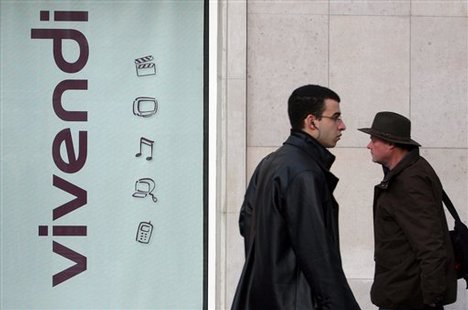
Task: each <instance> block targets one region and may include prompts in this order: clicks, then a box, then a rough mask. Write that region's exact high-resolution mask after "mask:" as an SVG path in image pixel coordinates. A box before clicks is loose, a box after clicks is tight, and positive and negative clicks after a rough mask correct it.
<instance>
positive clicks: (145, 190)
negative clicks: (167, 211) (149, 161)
mask: <svg viewBox="0 0 468 310" xmlns="http://www.w3.org/2000/svg"><path fill="white" fill-rule="evenodd" d="M155 188H156V184H155V183H154V181H153V179H150V178H142V179H139V180H138V181H136V182H135V192H134V193H133V194H132V196H133V197H135V198H146V197H147V196H151V198H152V199H153V202H157V201H158V198H156V196H154V194H153V191H154V189H155Z"/></svg>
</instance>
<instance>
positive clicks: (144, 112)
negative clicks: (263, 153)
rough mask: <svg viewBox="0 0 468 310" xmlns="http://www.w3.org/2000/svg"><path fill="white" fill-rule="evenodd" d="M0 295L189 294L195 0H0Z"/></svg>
mask: <svg viewBox="0 0 468 310" xmlns="http://www.w3.org/2000/svg"><path fill="white" fill-rule="evenodd" d="M0 3H1V7H0V12H1V27H0V28H1V37H0V39H1V42H0V43H1V51H0V52H1V53H0V57H1V89H0V94H1V97H0V99H1V149H0V151H1V184H0V185H1V193H0V194H1V296H0V300H1V302H0V308H1V309H202V308H203V307H204V295H205V292H204V283H205V279H206V272H205V265H204V264H205V263H204V262H205V254H204V253H205V249H206V244H205V243H204V239H205V236H204V231H205V226H204V222H205V217H206V214H205V211H204V210H205V202H204V201H205V195H204V193H205V190H206V186H205V182H204V180H205V178H204V173H205V170H206V169H205V162H204V158H205V156H204V143H205V136H204V115H205V113H206V111H205V101H204V98H205V96H204V94H205V93H204V68H205V64H204V31H205V29H204V6H205V3H204V2H203V1H196V0H189V1H3V0H2V1H1V2H0Z"/></svg>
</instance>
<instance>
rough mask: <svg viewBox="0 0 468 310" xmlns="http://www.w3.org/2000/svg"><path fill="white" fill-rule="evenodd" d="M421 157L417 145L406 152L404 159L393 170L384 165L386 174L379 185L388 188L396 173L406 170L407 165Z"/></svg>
mask: <svg viewBox="0 0 468 310" xmlns="http://www.w3.org/2000/svg"><path fill="white" fill-rule="evenodd" d="M419 157H420V156H419V148H418V147H415V148H414V149H412V150H411V151H409V152H408V153H407V154H406V156H405V157H403V159H402V160H401V161H400V162H399V163H398V164H397V165H396V166H395V168H393V169H392V170H389V169H388V168H386V167H383V166H382V168H383V171H384V174H385V176H384V179H383V180H382V182H381V183H380V184H379V185H378V186H379V187H380V188H383V189H386V188H387V187H388V184H389V183H390V181H391V180H392V179H393V178H394V177H395V176H396V175H398V174H399V173H400V172H402V171H403V170H405V169H406V168H407V167H409V166H411V165H412V164H413V163H414V162H416V161H417V160H418V158H419Z"/></svg>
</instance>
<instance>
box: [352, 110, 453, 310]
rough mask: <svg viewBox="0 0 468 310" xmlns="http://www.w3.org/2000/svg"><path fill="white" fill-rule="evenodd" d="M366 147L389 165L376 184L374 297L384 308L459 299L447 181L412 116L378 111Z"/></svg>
mask: <svg viewBox="0 0 468 310" xmlns="http://www.w3.org/2000/svg"><path fill="white" fill-rule="evenodd" d="M359 130H361V131H363V132H365V133H368V134H370V138H371V141H370V142H369V144H368V146H367V148H368V149H369V150H370V151H371V155H372V160H373V161H374V162H376V163H379V164H381V165H382V166H383V168H384V173H385V176H384V179H383V181H382V182H381V183H380V184H378V185H376V186H375V189H374V241H375V255H374V257H375V276H374V283H373V285H372V289H371V300H372V302H373V303H374V304H375V305H377V306H379V307H380V309H383V310H387V309H402V310H419V309H443V305H445V304H449V303H453V302H454V301H455V300H456V293H457V278H456V274H455V263H454V257H453V249H452V245H451V242H450V236H449V232H448V227H447V221H446V218H445V214H444V209H443V206H442V185H441V183H440V180H439V178H438V177H437V174H436V173H435V171H434V169H432V167H431V165H430V164H429V163H428V162H427V161H426V160H425V159H424V158H423V157H421V156H420V155H419V146H420V145H419V143H417V142H416V141H414V140H412V139H411V122H410V120H409V119H407V118H406V117H404V116H402V115H400V114H397V113H394V112H387V111H385V112H379V113H377V115H376V116H375V118H374V122H373V123H372V127H371V128H361V129H359Z"/></svg>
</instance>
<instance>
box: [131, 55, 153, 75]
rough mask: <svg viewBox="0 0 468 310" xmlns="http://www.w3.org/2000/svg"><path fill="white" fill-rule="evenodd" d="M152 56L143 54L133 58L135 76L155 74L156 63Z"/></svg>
mask: <svg viewBox="0 0 468 310" xmlns="http://www.w3.org/2000/svg"><path fill="white" fill-rule="evenodd" d="M153 59H154V58H153V56H151V55H149V56H145V57H140V58H137V59H135V67H136V73H137V76H147V75H155V74H156V65H155V64H154V62H152V60H153Z"/></svg>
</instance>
